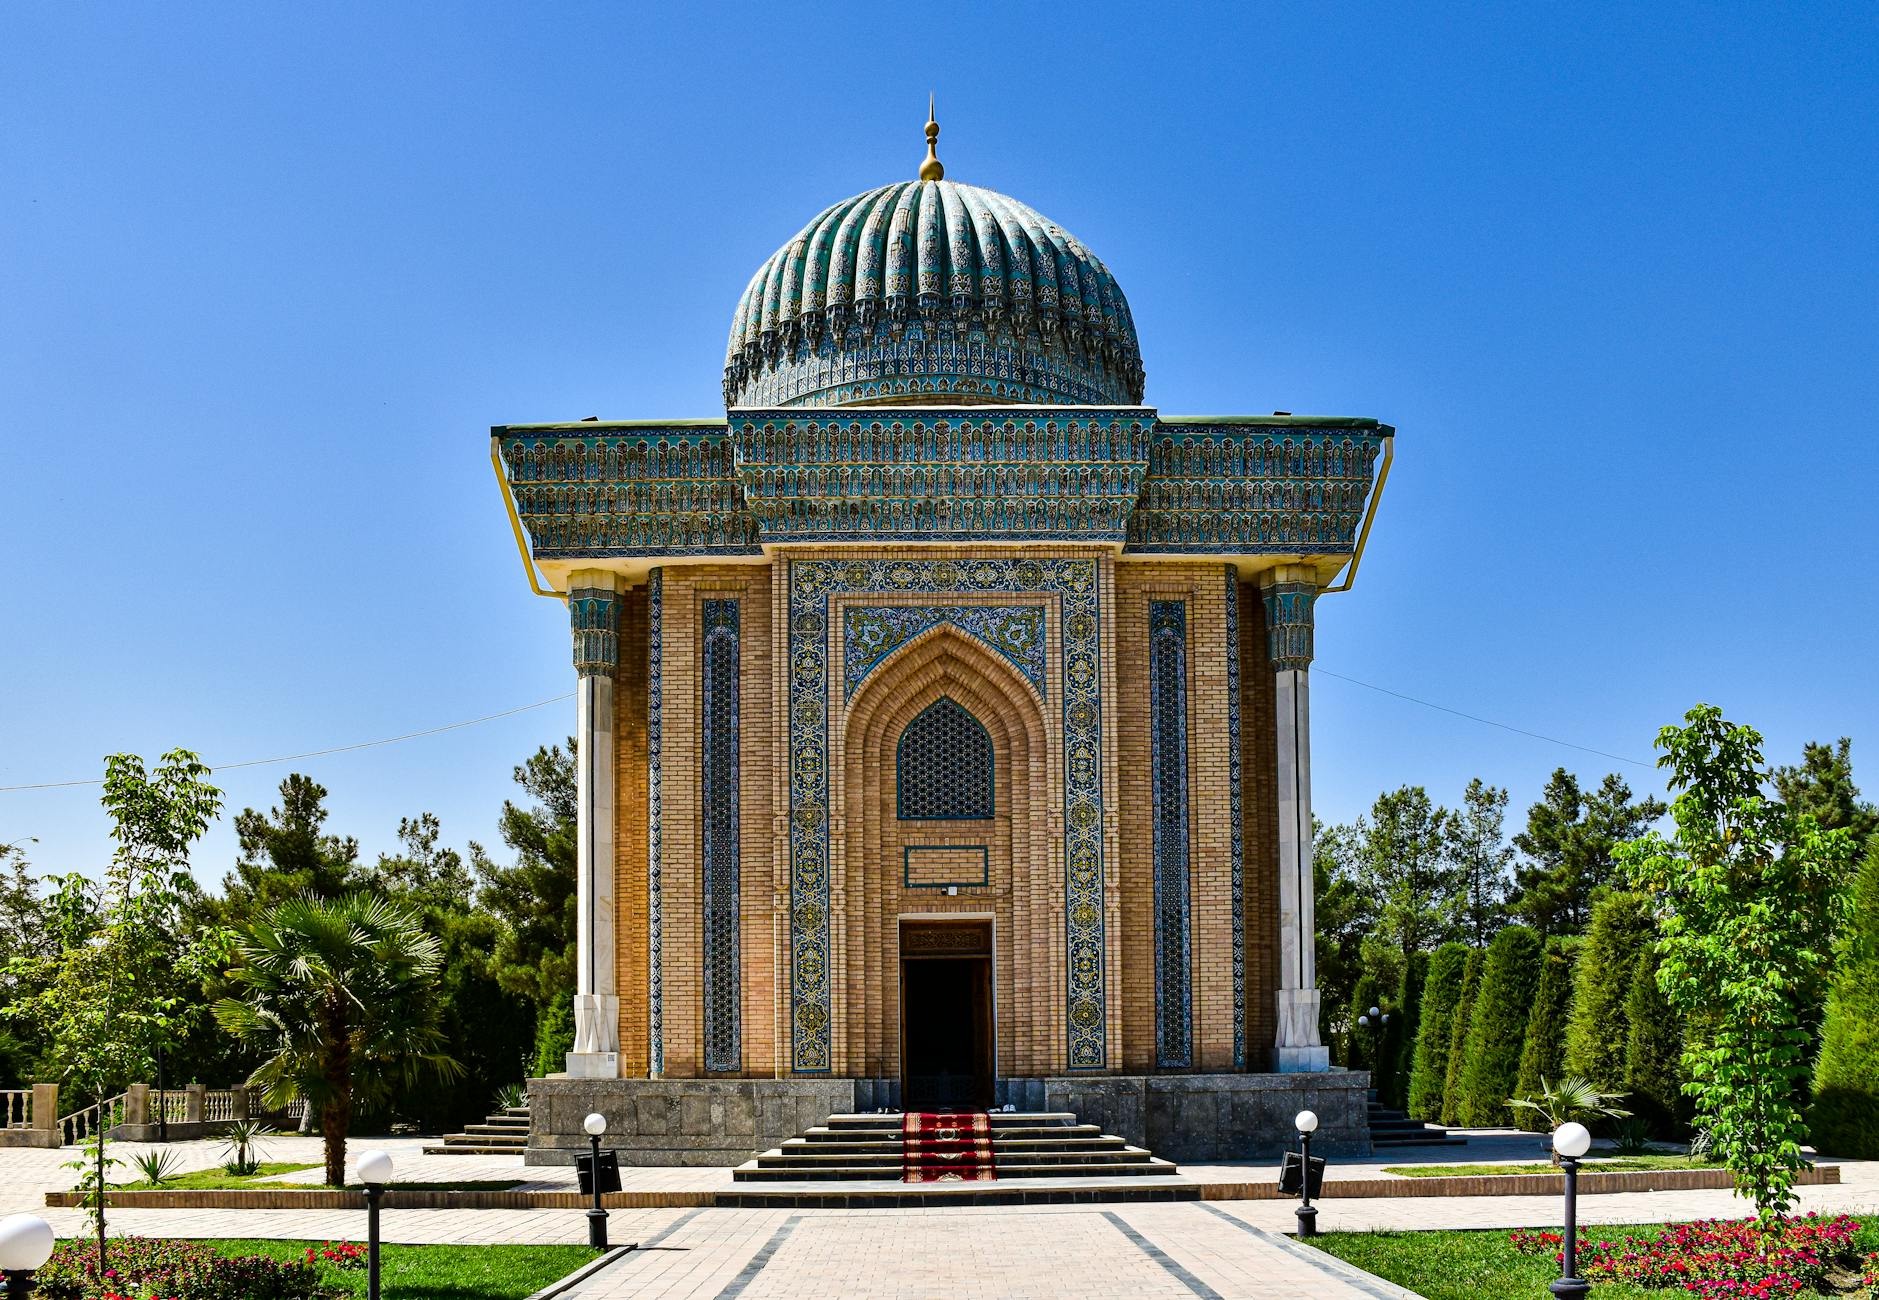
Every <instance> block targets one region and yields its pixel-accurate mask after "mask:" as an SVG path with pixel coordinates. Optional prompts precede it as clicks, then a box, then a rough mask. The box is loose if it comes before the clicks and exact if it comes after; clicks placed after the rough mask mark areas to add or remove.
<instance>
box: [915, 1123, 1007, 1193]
mask: <svg viewBox="0 0 1879 1300" xmlns="http://www.w3.org/2000/svg"><path fill="white" fill-rule="evenodd" d="M900 1171H901V1172H900V1180H901V1181H902V1182H903V1183H989V1182H991V1181H992V1180H993V1179H995V1178H996V1177H997V1176H998V1175H997V1173H996V1172H995V1171H994V1169H993V1166H992V1121H991V1117H990V1116H988V1115H986V1114H985V1112H983V1111H976V1112H972V1113H962V1112H953V1111H909V1112H908V1113H907V1114H906V1115H904V1116H902V1117H901V1121H900Z"/></svg>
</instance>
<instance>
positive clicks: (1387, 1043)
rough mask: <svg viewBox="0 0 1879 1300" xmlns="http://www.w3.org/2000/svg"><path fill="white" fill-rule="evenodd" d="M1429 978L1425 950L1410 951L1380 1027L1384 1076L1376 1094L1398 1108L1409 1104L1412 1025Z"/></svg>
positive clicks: (1418, 1017) (1413, 1045)
mask: <svg viewBox="0 0 1879 1300" xmlns="http://www.w3.org/2000/svg"><path fill="white" fill-rule="evenodd" d="M1428 979H1429V954H1428V953H1426V952H1412V953H1410V954H1409V958H1408V960H1406V961H1405V962H1404V963H1403V982H1402V984H1401V986H1400V987H1398V988H1397V990H1396V998H1395V1002H1396V1005H1395V1007H1393V1008H1392V1009H1391V1011H1390V1023H1389V1024H1388V1025H1386V1026H1385V1027H1384V1034H1383V1049H1384V1060H1385V1061H1386V1062H1388V1065H1389V1069H1388V1077H1387V1078H1386V1079H1385V1080H1384V1085H1383V1087H1382V1088H1381V1090H1380V1093H1379V1095H1380V1096H1381V1097H1382V1098H1383V1104H1384V1105H1386V1106H1394V1107H1395V1108H1396V1109H1398V1110H1402V1109H1404V1108H1405V1107H1406V1106H1408V1104H1409V1071H1410V1067H1411V1065H1412V1064H1413V1058H1414V1056H1415V1052H1416V1027H1417V1025H1418V1024H1419V1023H1420V1021H1421V1019H1422V989H1423V985H1424V984H1426V983H1427V982H1428Z"/></svg>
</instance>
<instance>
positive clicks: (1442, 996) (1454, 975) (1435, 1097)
mask: <svg viewBox="0 0 1879 1300" xmlns="http://www.w3.org/2000/svg"><path fill="white" fill-rule="evenodd" d="M1470 951H1471V950H1470V949H1469V948H1468V946H1467V945H1466V944H1460V943H1445V944H1443V945H1442V946H1441V947H1440V948H1437V949H1436V950H1435V953H1434V954H1433V955H1432V956H1431V957H1430V958H1429V974H1428V978H1427V979H1426V980H1424V982H1423V988H1422V1006H1421V1014H1420V1016H1419V1017H1418V1020H1419V1023H1418V1024H1417V1026H1416V1035H1415V1050H1414V1052H1413V1053H1412V1054H1411V1060H1410V1067H1409V1107H1408V1110H1409V1113H1410V1114H1411V1115H1412V1116H1414V1117H1415V1118H1416V1119H1421V1120H1439V1119H1441V1118H1442V1088H1443V1085H1444V1083H1445V1082H1446V1081H1447V1079H1448V1037H1449V1034H1450V1033H1451V1032H1452V1031H1453V1028H1454V1024H1455V1003H1456V1002H1457V1001H1459V1000H1460V998H1461V978H1462V968H1463V967H1464V966H1466V965H1467V964H1468V956H1469V953H1470Z"/></svg>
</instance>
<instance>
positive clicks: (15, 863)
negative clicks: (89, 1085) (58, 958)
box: [0, 844, 53, 1088]
mask: <svg viewBox="0 0 1879 1300" xmlns="http://www.w3.org/2000/svg"><path fill="white" fill-rule="evenodd" d="M52 952H53V948H52V933H51V930H50V928H49V922H48V918H47V916H46V905H45V902H44V900H42V899H41V898H40V897H39V886H38V883H37V882H36V881H34V879H33V876H32V872H31V871H30V870H28V869H27V865H26V848H25V845H23V844H0V953H4V954H7V959H5V960H0V1007H7V1006H12V1005H14V1004H15V1003H17V1002H19V1001H21V1000H22V999H24V998H27V997H30V996H31V995H32V993H33V992H34V991H35V990H33V989H31V988H29V987H28V986H27V983H26V979H27V975H28V972H30V971H33V970H37V969H42V968H43V962H44V960H45V959H46V958H47V957H50V956H51V955H52ZM15 971H17V972H18V973H17V974H16V973H14V972H15ZM39 1050H40V1044H39V1040H38V1037H37V1035H36V1034H35V1033H34V1032H33V1029H32V1026H31V1025H30V1024H29V1023H27V1022H25V1021H14V1022H10V1023H8V1022H4V1021H0V1088H18V1087H22V1086H24V1085H25V1084H27V1083H29V1082H31V1080H32V1079H33V1077H34V1075H35V1072H36V1067H37V1064H38V1057H39Z"/></svg>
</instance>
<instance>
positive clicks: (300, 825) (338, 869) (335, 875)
mask: <svg viewBox="0 0 1879 1300" xmlns="http://www.w3.org/2000/svg"><path fill="white" fill-rule="evenodd" d="M280 791H281V801H280V803H279V805H277V806H276V807H273V808H270V809H269V810H268V811H267V812H266V813H260V812H257V811H255V810H254V809H253V808H244V809H242V811H241V812H240V813H239V814H237V815H236V817H235V836H236V839H237V840H238V841H239V842H240V844H241V858H240V860H239V861H237V862H236V864H235V870H234V871H233V872H231V873H230V874H229V875H228V876H227V877H225V878H224V879H223V881H222V895H223V898H224V900H225V901H224V905H223V915H225V916H227V917H231V918H237V919H246V918H248V917H252V916H253V915H254V914H255V913H257V912H258V911H260V910H262V909H264V908H268V907H272V906H273V905H274V904H276V903H281V902H285V901H286V900H287V899H290V898H299V897H302V896H303V895H311V896H313V897H315V898H337V897H339V896H340V895H341V894H343V893H345V892H346V891H347V890H348V889H351V888H352V887H353V886H354V884H355V881H354V878H353V876H354V872H355V871H356V869H357V867H358V865H359V842H358V841H357V840H355V839H352V838H351V837H350V836H348V837H346V838H344V839H342V838H340V837H339V836H337V835H329V834H327V833H326V832H325V830H324V829H323V828H324V827H325V825H326V818H327V812H326V793H327V791H326V787H325V786H323V785H321V784H320V783H319V782H317V781H315V780H314V779H313V778H312V777H309V776H302V775H301V774H300V773H298V772H294V773H291V774H290V775H289V776H288V777H287V779H286V780H284V781H282V782H281V785H280Z"/></svg>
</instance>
